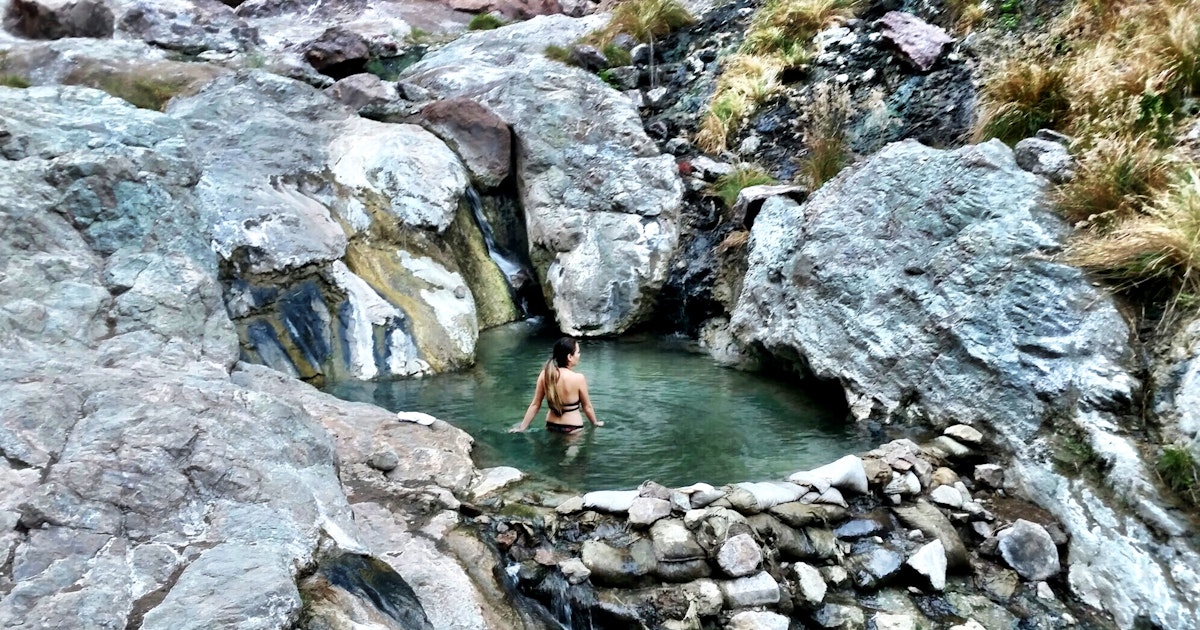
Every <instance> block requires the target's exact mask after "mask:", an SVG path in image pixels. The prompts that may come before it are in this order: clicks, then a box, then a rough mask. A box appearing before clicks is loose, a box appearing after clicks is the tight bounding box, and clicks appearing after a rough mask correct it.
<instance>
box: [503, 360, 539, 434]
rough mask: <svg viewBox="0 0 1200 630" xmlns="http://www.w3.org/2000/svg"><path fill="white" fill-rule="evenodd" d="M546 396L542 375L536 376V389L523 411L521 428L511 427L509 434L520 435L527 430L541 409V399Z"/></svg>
mask: <svg viewBox="0 0 1200 630" xmlns="http://www.w3.org/2000/svg"><path fill="white" fill-rule="evenodd" d="M545 396H546V384H545V383H544V382H543V379H542V375H541V374H538V380H537V388H536V389H534V391H533V402H531V403H529V408H528V409H526V410H525V417H524V418H522V419H521V426H519V427H513V428H511V429H509V430H508V432H509V433H520V432H522V431H524V430H525V429H528V428H529V423H530V422H533V417H534V416H536V415H537V412H538V409H541V408H542V398H545Z"/></svg>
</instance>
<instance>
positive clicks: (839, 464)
mask: <svg viewBox="0 0 1200 630" xmlns="http://www.w3.org/2000/svg"><path fill="white" fill-rule="evenodd" d="M818 480H823V481H824V482H826V483H828V484H829V485H831V486H833V487H834V488H837V489H838V490H845V491H847V492H855V493H858V494H866V493H867V490H868V486H867V470H866V468H865V467H864V466H863V461H862V458H860V457H859V456H857V455H847V456H845V457H843V458H841V459H839V460H837V461H834V462H831V463H829V464H825V465H824V466H821V467H819V468H814V469H813V470H809V471H804V472H798V473H795V474H792V475H791V476H789V477H788V481H791V482H793V483H798V484H810V485H811V484H813V483H817V481H818Z"/></svg>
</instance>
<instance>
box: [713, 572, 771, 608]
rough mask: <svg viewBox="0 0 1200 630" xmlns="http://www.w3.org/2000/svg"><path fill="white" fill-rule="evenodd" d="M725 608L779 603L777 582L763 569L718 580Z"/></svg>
mask: <svg viewBox="0 0 1200 630" xmlns="http://www.w3.org/2000/svg"><path fill="white" fill-rule="evenodd" d="M719 585H720V587H721V593H722V594H723V595H724V597H725V607H726V608H746V607H748V606H767V605H771V604H777V603H779V583H778V582H776V581H775V578H773V577H771V574H770V573H767V572H766V571H763V572H761V573H758V574H756V575H752V576H750V577H743V578H738V579H736V580H727V581H724V582H719Z"/></svg>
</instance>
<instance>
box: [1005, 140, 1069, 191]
mask: <svg viewBox="0 0 1200 630" xmlns="http://www.w3.org/2000/svg"><path fill="white" fill-rule="evenodd" d="M1013 154H1014V155H1015V157H1016V159H1017V164H1019V165H1020V166H1021V168H1023V169H1025V170H1027V171H1029V172H1030V173H1036V174H1038V175H1042V176H1044V177H1046V178H1048V179H1049V180H1050V181H1052V182H1054V183H1056V184H1062V183H1065V182H1067V181H1070V180H1071V179H1072V178H1074V177H1075V159H1074V158H1073V157H1071V152H1070V151H1068V150H1067V147H1066V146H1063V144H1062V143H1061V142H1054V141H1052V140H1046V139H1044V138H1025V139H1024V140H1021V141H1020V142H1018V143H1017V144H1016V146H1014V147H1013Z"/></svg>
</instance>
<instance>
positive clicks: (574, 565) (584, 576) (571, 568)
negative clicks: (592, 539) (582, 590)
mask: <svg viewBox="0 0 1200 630" xmlns="http://www.w3.org/2000/svg"><path fill="white" fill-rule="evenodd" d="M558 569H559V570H560V571H562V574H563V577H565V578H567V582H568V583H570V584H582V583H584V582H586V581H587V580H588V578H589V577H591V575H592V571H591V570H590V569H588V568H587V565H585V564H584V563H583V560H580V559H579V558H568V559H566V560H563V561H562V562H560V563H558Z"/></svg>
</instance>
